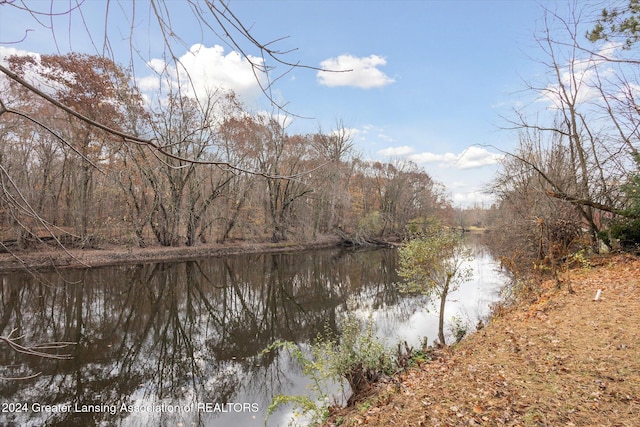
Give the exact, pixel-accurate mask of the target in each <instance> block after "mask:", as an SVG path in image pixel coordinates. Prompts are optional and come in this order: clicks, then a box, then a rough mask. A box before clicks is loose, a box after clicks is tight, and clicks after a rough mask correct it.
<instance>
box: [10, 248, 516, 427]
mask: <svg viewBox="0 0 640 427" xmlns="http://www.w3.org/2000/svg"><path fill="white" fill-rule="evenodd" d="M474 248H475V249H476V259H475V260H474V261H473V263H472V264H473V265H472V266H473V268H474V271H475V273H476V275H475V279H474V280H473V281H471V282H468V283H466V284H465V285H463V286H462V287H461V289H460V290H459V291H458V292H456V293H455V294H454V295H452V296H451V298H450V302H449V303H448V307H447V313H446V318H447V319H450V318H451V317H452V316H458V317H459V318H460V319H462V320H463V321H465V322H467V323H468V324H470V325H471V327H473V325H475V323H476V322H477V319H478V318H479V317H483V316H485V315H487V314H488V305H489V304H490V303H491V302H493V301H495V300H497V299H498V298H499V291H500V288H501V286H502V284H503V282H504V278H503V277H502V276H501V275H500V274H499V273H497V272H496V266H495V264H494V262H493V260H492V259H491V257H490V255H489V254H488V252H486V251H483V250H482V248H481V247H480V246H477V245H475V246H474ZM395 268H396V252H395V250H390V249H385V250H366V251H342V250H325V251H314V252H300V253H295V254H267V255H245V256H236V257H229V258H223V259H218V258H216V259H207V260H198V261H188V262H179V263H157V264H144V265H136V266H118V267H108V268H97V269H88V270H70V271H60V272H57V273H51V274H47V275H44V276H39V277H34V276H32V275H29V274H26V273H25V274H22V273H21V274H15V273H14V274H10V275H0V334H1V335H8V334H9V333H10V332H11V331H12V330H14V329H15V332H14V336H22V335H24V338H23V340H22V341H20V342H21V343H23V344H25V345H26V344H33V343H43V342H51V341H73V342H77V343H78V345H76V346H74V347H72V348H71V349H69V350H67V351H68V352H71V353H72V355H73V358H72V360H68V361H56V360H47V359H42V358H36V357H30V356H24V355H21V354H18V353H16V352H13V351H10V350H9V349H8V347H7V346H6V345H4V344H0V378H14V377H21V376H27V375H31V374H35V373H40V375H39V376H37V377H36V378H33V379H28V380H20V381H7V380H3V379H0V425H19V426H28V425H33V426H36V425H37V426H40V425H51V426H54V425H60V426H62V425H64V426H72V425H77V426H93V425H105V426H106V425H122V426H146V425H149V426H157V425H166V426H193V425H195V426H234V427H243V426H262V425H264V418H265V413H266V408H267V407H268V405H269V403H270V401H271V398H272V396H274V395H277V394H281V393H283V394H304V393H305V386H306V379H305V378H304V377H303V376H302V375H301V372H300V369H299V367H298V366H296V365H295V363H293V362H292V361H291V360H290V358H289V357H288V355H287V354H286V353H284V352H283V353H271V354H269V355H268V356H259V353H260V352H261V351H262V350H263V349H264V348H265V347H267V346H268V345H269V344H270V343H272V342H274V341H275V340H289V341H294V342H297V343H301V344H308V343H310V342H312V341H313V339H314V338H315V337H316V336H317V335H318V334H319V333H320V332H323V331H324V330H325V328H326V326H328V327H329V328H331V329H334V330H336V331H339V328H340V324H341V320H342V319H343V318H344V317H345V314H346V313H347V310H351V311H355V312H356V313H357V314H358V315H359V316H361V317H363V318H367V317H369V318H372V319H373V320H374V321H375V323H376V325H377V328H378V334H379V335H380V336H381V337H384V338H386V339H387V340H388V343H389V344H394V343H395V342H396V341H397V340H399V339H402V340H407V341H408V342H409V343H410V344H413V345H418V344H419V342H420V341H421V340H422V337H424V336H428V337H429V340H430V341H433V339H434V338H435V337H436V336H437V316H436V313H435V312H432V313H429V312H427V311H426V308H427V307H430V305H429V301H427V300H425V299H424V298H417V297H408V296H405V295H401V294H399V293H398V292H397V289H396V286H394V285H393V283H394V282H397V280H398V279H397V277H396V275H395ZM347 301H349V303H348V304H347ZM290 415H291V414H290V412H289V410H288V408H283V409H282V410H280V411H279V412H277V413H275V414H274V415H273V416H272V417H271V419H270V422H269V425H273V426H276V425H287V422H288V421H289V419H290Z"/></svg>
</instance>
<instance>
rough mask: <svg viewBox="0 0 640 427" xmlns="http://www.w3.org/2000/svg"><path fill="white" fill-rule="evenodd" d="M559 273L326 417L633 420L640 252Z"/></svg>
mask: <svg viewBox="0 0 640 427" xmlns="http://www.w3.org/2000/svg"><path fill="white" fill-rule="evenodd" d="M564 280H565V284H564V285H563V287H562V289H557V288H556V286H555V281H551V280H550V281H547V282H544V283H542V286H541V288H540V291H539V293H538V294H537V295H535V296H530V297H528V298H527V299H526V300H524V301H522V302H520V303H519V304H517V305H515V306H513V307H510V308H508V309H502V310H498V311H497V313H496V316H495V318H494V319H493V320H492V321H491V322H490V323H489V324H488V325H487V326H485V327H484V328H483V329H482V330H480V331H478V332H476V333H474V334H472V335H471V336H469V337H468V338H466V339H465V340H463V341H462V342H461V343H460V344H459V345H457V346H455V347H452V348H450V349H448V350H447V351H446V352H445V353H443V354H441V355H440V356H439V357H438V358H437V359H436V360H433V361H432V362H428V363H424V364H422V366H421V367H419V368H414V369H411V370H409V371H407V372H405V373H403V374H401V375H399V376H398V377H397V378H396V379H395V381H392V382H391V383H390V384H386V385H382V386H380V388H379V389H378V390H377V391H376V393H375V395H374V396H373V397H370V398H368V399H367V400H366V401H364V402H360V403H359V404H357V405H356V406H355V407H352V408H347V409H344V410H339V411H338V412H336V413H334V414H332V415H331V417H330V419H329V420H328V422H327V423H326V426H338V425H339V426H356V425H369V426H502V425H504V426H532V427H533V426H535V427H541V426H559V425H562V426H629V427H630V426H636V425H638V420H639V419H640V328H639V327H638V325H640V259H639V258H638V257H632V256H628V255H616V256H610V257H602V258H595V259H593V260H592V261H591V265H590V266H589V267H586V268H585V267H583V268H579V269H575V270H571V271H570V272H569V273H568V274H566V275H565V277H564ZM566 280H570V281H571V284H572V286H573V289H574V290H575V293H574V294H569V293H568V292H567V290H566ZM599 289H600V290H601V295H600V297H599V299H598V300H597V301H594V298H595V296H596V293H597V291H598V290H599Z"/></svg>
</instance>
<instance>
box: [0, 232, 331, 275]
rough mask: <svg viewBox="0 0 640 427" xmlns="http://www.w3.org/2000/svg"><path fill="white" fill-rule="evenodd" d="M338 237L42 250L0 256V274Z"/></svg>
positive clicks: (295, 247)
mask: <svg viewBox="0 0 640 427" xmlns="http://www.w3.org/2000/svg"><path fill="white" fill-rule="evenodd" d="M340 243H341V240H340V239H339V238H337V237H323V238H319V239H315V240H313V241H308V242H294V241H286V242H278V243H271V242H247V241H236V242H227V243H224V244H215V243H213V244H201V245H198V246H181V247H165V246H150V247H146V248H138V247H122V246H116V245H104V246H103V247H101V248H99V249H63V248H60V247H58V248H51V247H47V248H43V249H39V250H33V251H20V252H14V253H12V254H10V253H2V254H0V272H4V271H16V270H24V269H30V270H50V269H54V268H87V267H102V266H107V265H122V264H139V263H148V262H167V261H183V260H188V259H197V258H207V257H221V256H228V255H239V254H250V253H274V252H293V251H304V250H313V249H323V248H331V247H337V246H338V245H339V244H340Z"/></svg>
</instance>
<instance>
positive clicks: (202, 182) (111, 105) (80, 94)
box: [0, 54, 445, 249]
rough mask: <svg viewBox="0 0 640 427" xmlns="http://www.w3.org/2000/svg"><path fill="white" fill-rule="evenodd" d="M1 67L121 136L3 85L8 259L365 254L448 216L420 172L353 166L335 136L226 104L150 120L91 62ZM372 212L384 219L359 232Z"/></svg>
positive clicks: (121, 78) (127, 91)
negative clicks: (203, 250) (111, 251)
mask: <svg viewBox="0 0 640 427" xmlns="http://www.w3.org/2000/svg"><path fill="white" fill-rule="evenodd" d="M8 62H9V64H10V67H11V72H12V73H14V74H15V75H17V76H18V77H19V79H23V78H24V77H23V76H24V75H26V74H28V73H38V75H39V78H40V79H41V81H43V82H45V84H46V86H47V87H50V88H55V89H54V93H53V94H52V95H50V96H51V97H54V98H55V99H58V100H60V102H61V103H63V104H64V105H65V106H66V107H68V108H70V109H73V110H74V111H76V110H77V111H83V116H85V117H87V118H88V119H89V120H90V121H91V122H93V121H97V120H98V119H99V120H100V121H101V123H102V124H104V125H105V127H108V128H109V129H116V130H117V132H116V133H115V134H114V133H111V132H109V131H107V130H105V129H103V128H100V127H95V126H93V124H92V123H87V121H85V120H83V119H81V118H78V117H76V116H75V115H73V114H70V113H69V112H68V111H67V109H63V108H60V107H59V106H57V105H51V103H50V102H49V101H48V100H47V99H43V98H42V97H39V96H35V95H34V94H33V93H31V91H30V90H29V89H28V88H27V89H25V87H24V86H23V85H22V84H20V81H21V80H16V79H12V80H10V81H8V83H7V84H6V89H7V90H6V91H5V92H4V93H5V97H6V99H8V100H9V101H7V102H8V103H10V105H11V107H9V108H7V109H6V110H5V111H6V113H7V115H6V116H5V117H4V119H5V120H4V123H3V127H2V129H1V133H0V138H2V141H3V144H2V147H3V149H2V152H1V153H0V156H1V157H0V166H2V172H3V178H4V179H3V181H2V197H3V199H4V202H5V203H3V206H6V208H5V209H4V210H3V215H2V223H3V230H4V236H3V240H4V241H5V245H6V244H7V242H9V241H10V242H11V243H12V244H13V245H14V246H15V247H16V248H22V249H24V248H28V247H29V246H30V245H33V244H34V243H35V242H37V241H39V240H42V238H44V237H47V236H48V237H47V238H54V239H57V240H58V241H59V242H60V243H64V244H65V245H66V246H69V245H71V244H73V245H77V246H82V247H92V246H95V245H99V244H100V243H101V242H113V243H120V244H128V245H135V246H145V245H146V244H148V242H149V238H151V237H152V236H153V238H155V240H156V241H157V243H158V244H160V245H163V246H180V245H188V246H193V245H196V244H199V243H200V242H207V241H213V240H216V241H219V242H223V241H225V240H227V239H228V238H231V237H232V238H240V239H252V240H267V239H268V240H271V241H274V242H277V241H283V240H287V239H288V238H289V237H290V235H289V233H290V232H294V233H295V234H296V237H298V238H307V239H311V238H314V237H315V236H317V235H318V234H327V233H334V232H335V230H336V229H337V227H340V230H341V232H345V233H347V234H352V233H356V232H357V233H361V234H362V236H363V238H364V240H366V239H369V238H380V237H383V236H386V235H388V234H396V235H398V234H400V233H402V230H403V228H404V226H405V225H406V223H407V222H408V221H409V220H410V219H413V218H416V217H421V216H423V217H424V216H427V215H431V214H433V213H435V212H438V209H436V206H439V205H440V204H443V203H445V201H444V199H443V197H442V194H439V193H438V190H437V186H435V185H434V182H433V181H432V180H431V178H430V177H429V176H428V174H427V173H426V172H424V171H423V170H421V169H419V168H418V167H417V166H416V165H413V164H410V163H403V164H399V163H398V164H396V165H392V164H387V165H382V164H379V163H373V162H365V161H362V160H360V159H359V158H358V156H357V155H355V153H354V152H353V143H352V141H351V140H350V138H349V133H348V130H347V129H345V128H344V127H343V126H338V128H337V129H335V130H334V131H331V132H328V133H321V132H317V133H313V134H305V135H291V134H289V133H288V132H287V128H286V122H285V121H286V119H284V120H283V119H282V116H271V115H266V114H252V113H250V112H249V111H247V109H246V108H245V107H244V106H243V105H242V103H241V102H240V101H239V100H238V99H237V97H236V96H235V95H234V94H233V93H232V92H227V91H216V92H212V93H210V94H209V95H208V97H207V98H206V99H204V98H201V99H199V100H196V99H193V98H191V97H188V96H180V95H179V94H169V95H168V96H167V98H166V99H165V100H164V101H163V102H162V103H158V104H157V105H155V106H149V105H148V104H146V103H145V102H144V101H143V96H142V95H141V94H140V93H139V92H137V90H136V89H135V87H133V86H131V85H130V81H129V80H128V79H127V75H126V72H125V71H124V70H123V69H121V68H120V67H118V66H117V65H116V64H115V63H113V62H111V61H110V60H106V59H104V58H100V57H94V56H88V55H78V54H69V55H63V56H60V55H43V56H42V57H41V60H40V63H37V61H35V60H34V59H33V58H31V57H24V56H22V57H18V56H14V57H10V58H9V59H8ZM43 86H44V84H43ZM39 90H42V91H43V90H44V89H39ZM8 113H13V114H8ZM30 117H38V118H39V119H38V122H37V123H34V122H33V120H31V119H30ZM53 129H55V131H52V130H53ZM121 134H127V135H133V136H134V137H135V138H136V140H133V141H132V139H131V138H126V139H123V138H121ZM139 141H153V145H151V144H148V143H139ZM358 199H366V202H367V206H366V207H365V206H363V207H360V206H358V203H357V201H356V200H358ZM374 212H379V213H380V218H379V219H378V220H376V221H375V224H371V225H370V226H369V228H367V227H364V226H363V225H362V224H361V222H362V220H363V218H366V217H367V216H368V215H370V214H372V213H374ZM63 240H64V241H63Z"/></svg>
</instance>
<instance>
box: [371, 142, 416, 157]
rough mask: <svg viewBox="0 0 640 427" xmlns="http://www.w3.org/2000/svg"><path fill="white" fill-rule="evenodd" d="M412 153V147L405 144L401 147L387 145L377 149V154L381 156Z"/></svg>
mask: <svg viewBox="0 0 640 427" xmlns="http://www.w3.org/2000/svg"><path fill="white" fill-rule="evenodd" d="M411 153H413V148H412V147H409V146H407V145H403V146H401V147H389V148H385V149H382V150H380V151H378V154H380V155H382V156H391V157H393V156H407V155H409V154H411Z"/></svg>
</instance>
